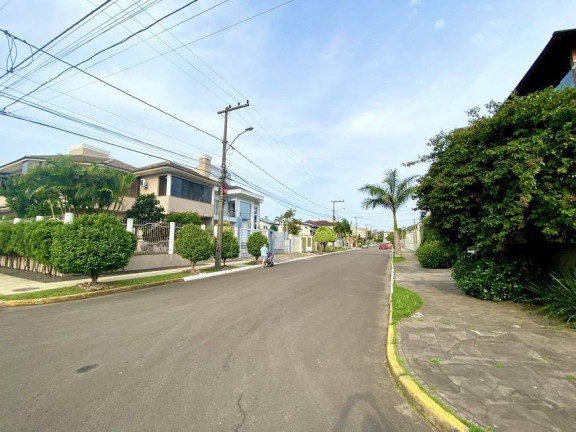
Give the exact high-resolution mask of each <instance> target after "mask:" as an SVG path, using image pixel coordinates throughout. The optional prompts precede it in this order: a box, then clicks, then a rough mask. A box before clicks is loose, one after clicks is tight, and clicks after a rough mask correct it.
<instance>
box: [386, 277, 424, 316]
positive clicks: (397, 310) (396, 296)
mask: <svg viewBox="0 0 576 432" xmlns="http://www.w3.org/2000/svg"><path fill="white" fill-rule="evenodd" d="M423 304H424V301H422V299H421V298H420V296H419V295H418V294H416V293H415V292H412V291H410V290H407V289H406V288H402V287H401V286H398V285H395V286H394V293H393V294H392V305H393V310H392V322H393V323H394V324H397V323H398V321H400V320H401V319H402V318H406V317H409V316H410V315H412V314H413V313H414V312H416V311H417V310H418V309H420V308H421V307H422V305H423Z"/></svg>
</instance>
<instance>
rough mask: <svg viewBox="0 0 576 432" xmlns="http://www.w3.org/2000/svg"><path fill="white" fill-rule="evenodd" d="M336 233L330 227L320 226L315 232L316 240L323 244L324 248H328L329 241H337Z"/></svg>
mask: <svg viewBox="0 0 576 432" xmlns="http://www.w3.org/2000/svg"><path fill="white" fill-rule="evenodd" d="M336 238H337V237H336V233H335V232H334V230H333V229H332V228H330V227H326V226H323V227H320V228H318V229H317V230H316V232H315V233H314V241H316V242H317V243H320V244H321V245H322V250H326V245H327V244H328V242H335V241H336Z"/></svg>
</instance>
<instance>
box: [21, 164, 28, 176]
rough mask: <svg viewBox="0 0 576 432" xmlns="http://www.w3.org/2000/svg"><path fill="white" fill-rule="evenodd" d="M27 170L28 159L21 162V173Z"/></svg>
mask: <svg viewBox="0 0 576 432" xmlns="http://www.w3.org/2000/svg"><path fill="white" fill-rule="evenodd" d="M27 172H28V161H24V162H22V174H26V173H27Z"/></svg>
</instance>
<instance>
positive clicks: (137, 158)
mask: <svg viewBox="0 0 576 432" xmlns="http://www.w3.org/2000/svg"><path fill="white" fill-rule="evenodd" d="M284 1H285V0H268V1H256V0H229V1H225V2H223V3H222V4H221V5H219V6H216V5H218V4H219V3H221V2H222V0H199V1H198V2H196V3H195V4H193V5H191V6H190V7H188V8H186V9H185V10H183V11H182V12H179V13H178V14H176V15H174V16H173V17H171V18H169V19H167V20H166V21H164V22H163V24H164V25H165V26H166V27H168V26H172V25H174V24H176V23H178V22H180V21H182V20H184V19H186V18H188V17H192V16H193V15H196V14H198V13H199V12H202V11H206V12H205V13H204V14H202V15H200V16H198V17H196V18H194V19H191V20H190V21H188V22H186V23H185V24H182V25H180V26H178V27H175V28H174V29H172V30H171V31H170V32H164V33H162V34H160V35H156V37H153V36H154V34H157V33H158V32H160V31H161V30H162V28H160V27H159V26H155V27H153V28H152V32H148V33H143V34H142V36H144V38H149V39H147V40H146V43H141V44H139V45H137V46H135V47H133V48H131V49H130V50H127V51H125V52H122V53H121V54H118V55H117V56H115V57H112V58H110V59H108V60H106V61H104V62H102V63H100V64H98V65H96V66H93V67H90V68H89V69H88V70H89V71H90V72H91V73H93V74H95V75H97V76H99V77H102V78H103V77H106V78H105V79H106V80H107V81H109V82H111V83H113V84H114V85H116V86H119V87H121V88H122V89H125V90H127V91H129V92H131V93H132V94H134V95H137V96H139V97H141V98H142V99H145V100H146V101H148V102H151V103H153V104H155V105H157V106H158V107H161V108H163V109H165V110H166V111H168V112H170V113H172V114H174V115H176V116H178V117H180V118H182V119H185V120H186V121H187V122H189V123H192V124H194V125H195V126H198V127H199V128H201V129H203V130H205V131H207V132H209V133H210V134H212V135H215V136H217V137H220V136H221V135H222V128H223V121H222V118H221V117H220V116H218V115H217V114H216V112H217V111H219V110H221V109H222V108H223V107H224V106H225V105H227V104H233V105H235V104H236V103H238V102H244V101H245V99H246V98H248V99H250V102H251V107H250V108H247V109H245V110H238V111H235V112H233V113H232V114H231V115H230V124H229V137H230V138H232V137H234V136H235V135H236V134H237V133H239V132H241V131H242V130H244V128H246V127H248V126H253V127H254V129H255V130H254V131H253V132H250V133H246V134H244V135H243V136H242V137H240V138H239V139H238V141H237V142H236V144H235V146H236V147H237V149H238V150H239V152H241V154H240V153H238V152H234V151H232V152H231V153H230V154H229V162H230V169H231V170H232V171H233V172H236V173H238V174H239V175H240V176H241V177H242V179H244V180H245V181H248V182H249V183H250V184H254V185H256V188H258V189H261V190H264V191H266V195H267V197H266V199H265V203H264V205H263V207H262V216H269V217H270V218H273V217H275V216H278V215H279V214H280V213H282V212H283V211H284V210H286V209H287V208H289V207H293V208H295V209H296V211H297V212H296V215H297V217H300V218H302V219H309V218H316V217H321V218H327V217H331V214H332V204H331V201H332V200H338V199H342V200H345V202H344V203H341V204H338V205H337V207H336V208H337V209H338V208H341V207H344V209H343V210H340V212H339V215H340V216H341V217H346V218H348V219H349V220H352V221H354V220H355V219H354V216H356V217H358V224H359V225H362V226H365V225H368V226H371V227H375V228H379V229H389V228H390V227H391V225H392V217H391V215H390V214H389V212H387V211H384V210H374V211H367V210H364V209H363V208H362V207H361V204H360V203H361V201H362V199H363V198H364V197H363V196H362V195H361V194H360V193H359V192H358V191H357V190H358V188H359V187H360V186H362V185H363V184H364V183H377V182H380V181H381V180H382V177H383V174H384V171H385V170H386V169H393V168H398V169H399V171H400V174H401V175H403V176H405V175H412V174H423V173H425V171H426V167H425V166H421V165H420V166H418V165H417V166H414V167H411V168H406V167H403V166H402V163H403V162H406V161H409V160H414V159H415V158H416V157H417V156H418V155H419V154H424V153H426V152H427V147H426V143H427V141H428V140H429V139H430V138H431V137H432V136H434V135H435V134H436V133H438V132H439V131H441V130H450V129H453V128H455V127H460V126H463V125H465V124H466V121H467V118H466V113H465V112H466V110H467V109H469V108H472V107H475V106H481V105H484V104H485V103H487V102H488V101H490V100H496V101H501V100H503V99H504V98H506V97H507V96H508V94H509V93H510V92H511V91H512V90H513V88H514V87H515V85H516V84H517V83H518V81H519V80H520V79H521V78H522V76H523V75H524V73H525V72H526V71H527V69H528V68H529V67H530V65H531V64H532V63H533V61H534V60H535V59H536V57H537V56H538V54H539V53H540V51H541V50H542V49H543V48H544V46H545V44H546V43H547V41H548V40H549V39H550V37H551V34H552V32H554V31H556V30H561V29H567V28H572V27H574V17H575V16H576V3H575V2H573V1H568V0H564V1H561V0H547V1H546V2H542V1H520V0H503V1H502V0H501V1H496V0H494V1H464V0H452V1H431V0H428V1H427V0H402V1H400V0H398V1H383V0H380V1H376V0H362V1H356V2H350V1H340V0H335V1H334V0H333V1H327V0H317V1H314V0H308V1H305V0H295V1H293V2H290V3H288V4H286V5H284V6H282V7H280V8H278V9H276V10H273V11H271V12H269V13H266V14H264V15H261V16H259V17H256V18H254V19H251V20H249V21H246V22H245V23H243V24H240V25H238V26H235V27H233V28H231V29H228V30H226V31H222V32H220V33H217V34H215V35H212V36H209V37H205V36H207V35H210V34H211V33H213V32H216V31H218V30H221V29H223V28H225V27H227V26H229V25H231V24H235V23H237V22H239V21H241V20H243V19H246V18H250V17H252V16H254V15H256V14H258V13H260V12H263V11H266V10H267V9H270V8H271V7H273V6H275V5H280V4H282V3H283V2H284ZM102 2H103V0H99V1H98V2H97V0H59V1H55V0H52V1H51V0H43V1H37V0H27V1H25V2H22V1H15V0H13V1H8V3H6V0H0V8H2V5H3V4H5V5H6V6H5V7H4V8H3V9H2V10H1V11H0V28H1V29H5V30H8V31H10V32H11V33H12V34H14V35H16V36H18V37H20V38H22V39H25V40H27V41H28V42H30V43H32V44H34V45H37V46H38V45H42V44H44V43H45V42H47V41H48V40H50V39H51V38H52V37H53V36H55V35H56V34H58V33H59V32H60V31H62V30H63V29H64V28H66V27H67V26H68V25H70V24H72V23H74V22H75V21H76V20H78V19H79V18H80V17H82V16H83V15H85V14H86V13H88V12H89V11H90V10H92V9H94V8H95V7H96V6H97V5H98V4H99V3H102ZM186 3H187V2H186V1H182V0H179V1H175V0H166V1H161V2H157V1H156V0H141V1H140V3H139V4H140V6H145V5H149V6H150V8H149V9H147V12H148V13H149V15H147V14H145V13H142V14H140V15H138V16H137V17H136V18H134V19H131V20H128V21H126V22H125V23H124V25H125V26H126V27H125V28H124V27H123V26H118V27H116V28H114V29H112V30H111V31H109V32H108V33H106V34H105V35H103V36H101V37H99V38H97V39H95V40H94V41H92V42H91V43H90V44H87V45H85V46H83V47H82V48H80V49H78V50H77V51H76V52H74V53H72V54H70V55H69V56H68V57H66V60H67V61H69V62H79V61H82V60H84V59H85V58H88V57H89V56H90V55H92V54H93V53H94V52H96V51H98V50H100V49H102V48H104V47H107V46H109V45H111V44H112V43H114V42H117V41H119V40H121V39H122V38H124V37H126V36H127V35H128V34H130V33H132V32H134V31H136V30H138V29H140V28H142V27H143V26H145V25H147V24H149V23H151V22H152V20H153V18H152V17H154V18H156V19H157V18H159V17H161V16H163V15H165V14H167V13H169V12H171V11H173V10H175V9H177V8H178V7H180V6H182V5H184V4H186ZM213 6H216V7H215V8H214V9H211V10H208V9H209V8H211V7H213ZM130 7H131V8H134V7H135V6H134V2H133V1H132V0H118V1H116V2H114V4H111V6H110V7H109V9H107V12H108V13H109V14H110V15H116V14H118V13H120V12H121V10H122V9H127V8H130ZM104 18H108V17H106V16H104V15H100V16H99V17H97V18H96V19H95V20H94V21H91V23H90V24H89V25H87V26H86V27H84V28H83V29H81V30H80V31H78V32H77V33H75V34H73V35H71V36H70V37H69V38H68V39H66V40H65V41H64V42H62V43H61V45H58V46H56V47H55V48H54V49H53V51H51V52H53V53H56V52H57V51H58V48H60V47H64V46H65V45H67V44H68V43H71V42H73V41H74V40H75V39H77V38H78V37H80V36H81V35H82V34H83V32H85V31H86V30H88V29H89V28H91V27H90V26H92V27H93V26H94V25H95V24H96V23H101V22H103V20H104ZM136 20H139V21H140V22H137V21H136ZM204 37H205V38H204ZM200 38H203V39H202V40H200V41H198V42H194V41H196V40H197V39H200ZM134 42H136V39H133V40H131V41H129V42H127V43H126V44H124V45H122V48H124V47H127V46H130V45H132V44H133V43H134ZM182 43H184V44H189V45H187V47H185V48H179V49H178V50H176V51H174V52H172V53H170V54H167V55H164V56H159V54H158V52H160V53H163V52H166V51H168V50H170V49H173V48H176V47H179V46H180V45H181V44H182ZM155 50H156V51H155ZM118 51H120V48H117V49H116V50H115V51H109V52H107V53H106V54H103V55H101V56H99V57H97V58H96V59H95V60H94V61H92V62H89V63H87V64H86V66H89V65H91V64H92V63H94V62H96V61H97V60H100V59H102V58H105V57H107V56H108V55H109V54H111V53H114V52H118ZM27 52H28V51H27V49H26V48H25V46H24V45H22V44H19V45H18V58H19V59H23V58H24V56H25V55H26V53H27ZM0 54H1V60H2V61H1V62H0V67H4V64H5V60H6V57H7V55H8V51H7V44H6V41H5V38H4V37H3V36H2V38H0ZM154 56H158V57H157V58H156V59H154V60H151V61H148V62H146V63H144V64H142V65H140V66H137V67H133V68H131V69H129V70H126V71H123V72H120V73H118V72H119V71H121V70H123V69H125V68H128V67H131V66H133V65H135V64H137V63H140V62H142V61H145V60H148V59H150V58H152V57H154ZM44 58H45V57H44ZM44 58H41V57H36V58H35V59H34V62H33V64H32V65H30V66H28V67H27V68H25V69H21V70H19V71H17V73H18V74H20V75H24V74H26V73H28V72H29V71H31V70H32V68H33V67H35V66H36V65H39V64H40V63H41V62H42V61H43V59H44ZM63 67H64V66H63V65H62V64H58V63H56V64H54V65H52V66H50V67H49V68H47V69H45V70H43V71H40V72H38V73H36V74H34V75H31V76H29V77H28V78H29V79H31V80H34V81H37V82H43V81H46V80H47V79H49V78H51V77H52V76H54V75H55V74H56V73H58V72H59V71H61V70H62V69H63ZM3 72H4V71H3V70H0V74H3ZM112 74H114V75H112ZM7 78H8V77H7ZM7 78H4V79H3V80H1V82H0V84H1V85H2V88H4V86H10V87H9V89H8V90H6V89H4V90H3V91H5V92H7V93H9V94H11V95H18V96H20V95H22V94H23V93H25V92H27V91H29V90H31V89H32V88H34V86H35V85H34V83H33V82H32V81H23V82H22V83H21V84H20V85H19V86H17V87H14V86H13V83H14V79H15V78H17V77H11V80H10V81H7ZM63 78H66V79H63V80H61V81H60V80H58V81H57V83H56V84H54V83H53V84H54V85H53V87H54V88H53V89H44V90H43V91H39V92H37V93H35V94H34V95H32V96H29V97H28V100H30V101H34V102H36V103H42V104H54V105H48V106H50V107H51V108H54V109H57V110H59V111H63V110H68V111H67V113H69V114H70V113H72V114H73V115H75V116H78V117H82V118H83V119H85V120H86V119H90V121H91V122H99V124H101V125H106V127H107V128H111V129H115V130H121V131H123V132H122V133H124V134H126V135H129V136H132V137H134V136H137V137H139V139H142V140H145V141H146V142H149V143H152V144H154V145H156V146H157V147H159V148H160V149H162V150H158V149H156V150H152V151H151V150H149V149H148V150H144V151H147V152H149V153H150V152H151V153H152V154H154V155H156V156H158V158H159V159H173V160H174V161H176V162H179V163H189V164H191V165H195V164H196V163H197V162H196V158H197V157H198V155H200V154H209V155H211V156H212V157H213V163H214V164H216V165H218V164H219V163H220V154H221V143H220V142H219V141H218V140H217V139H215V138H213V137H210V136H208V135H206V134H202V133H199V132H197V131H196V130H194V129H192V128H190V127H188V126H185V125H183V124H182V123H179V122H177V121H175V120H173V119H171V118H169V117H166V116H164V115H163V114H161V113H159V112H157V111H154V110H152V109H150V108H148V107H146V106H145V105H143V104H141V103H138V102H135V101H134V100H132V99H129V98H128V97H126V96H125V95H122V94H120V93H118V92H117V91H115V90H113V89H111V88H108V87H106V86H104V85H102V84H98V83H92V84H90V85H86V84H89V83H90V82H91V81H92V80H91V79H90V78H88V77H86V76H83V75H81V74H73V73H71V72H69V73H68V74H67V75H65V76H64V77H63ZM80 86H84V87H81V88H78V87H80ZM72 89H76V90H74V91H73V92H71V93H69V94H70V95H71V96H73V97H74V99H72V98H70V97H68V96H62V94H61V93H63V92H64V93H66V92H69V91H70V90H72ZM0 103H1V104H2V108H3V107H5V106H6V105H8V103H9V102H8V101H7V99H5V98H0ZM22 108H24V105H22V104H16V105H13V106H11V107H9V108H8V109H7V110H8V111H14V112H16V113H17V114H19V115H25V116H27V117H30V118H34V119H39V120H42V121H47V122H50V123H51V124H57V125H60V126H64V127H73V128H74V129H75V130H86V129H82V127H80V126H78V125H73V124H72V123H70V122H69V121H68V120H64V119H60V118H56V117H54V116H51V115H49V114H46V113H42V112H39V111H38V110H36V109H33V108H26V109H22ZM0 130H1V131H2V134H1V135H0V148H1V152H0V164H4V163H6V162H9V161H12V160H14V159H17V158H19V157H21V156H23V155H33V154H56V153H67V151H68V148H69V147H70V146H73V145H76V144H79V143H82V142H87V143H91V144H93V145H96V146H99V147H102V148H105V149H106V150H109V151H110V152H111V156H112V157H115V158H117V159H120V160H123V161H125V162H128V163H131V164H133V165H144V164H148V163H154V162H157V161H158V159H154V158H150V157H146V156H143V155H141V154H138V153H134V152H130V151H127V150H122V149H120V148H117V147H111V146H107V145H104V144H101V143H95V142H91V141H89V140H87V139H84V138H80V137H75V136H72V135H68V134H65V133H63V132H59V131H54V130H50V129H46V128H43V127H40V126H35V125H32V124H29V123H24V122H21V121H19V120H16V119H12V118H7V117H0ZM90 133H93V132H90ZM102 137H103V139H106V140H111V141H113V142H115V143H117V144H120V145H124V146H134V144H133V143H129V142H125V141H121V140H119V139H118V138H115V137H110V136H109V135H106V136H104V135H102ZM140 149H142V148H141V147H140ZM165 150H172V151H175V152H178V154H179V155H178V156H175V155H174V154H169V153H166V151H165ZM244 157H245V158H244ZM246 159H249V160H250V161H251V162H248V161H247V160H246ZM256 166H258V167H259V168H256ZM238 182H240V179H238ZM413 206H414V205H413V204H408V205H407V206H406V207H404V208H402V209H401V210H400V213H399V223H400V225H402V226H406V225H409V224H411V223H412V222H413V220H414V219H417V218H418V213H417V212H414V211H412V210H411V208H412V207H413Z"/></svg>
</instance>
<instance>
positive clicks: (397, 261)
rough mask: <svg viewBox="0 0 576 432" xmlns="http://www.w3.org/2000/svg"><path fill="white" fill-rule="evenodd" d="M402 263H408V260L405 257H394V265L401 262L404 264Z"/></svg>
mask: <svg viewBox="0 0 576 432" xmlns="http://www.w3.org/2000/svg"><path fill="white" fill-rule="evenodd" d="M402 261H406V258H404V257H397V256H395V257H394V264H396V263H399V262H402Z"/></svg>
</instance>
